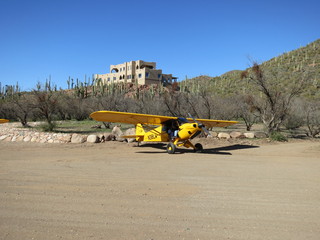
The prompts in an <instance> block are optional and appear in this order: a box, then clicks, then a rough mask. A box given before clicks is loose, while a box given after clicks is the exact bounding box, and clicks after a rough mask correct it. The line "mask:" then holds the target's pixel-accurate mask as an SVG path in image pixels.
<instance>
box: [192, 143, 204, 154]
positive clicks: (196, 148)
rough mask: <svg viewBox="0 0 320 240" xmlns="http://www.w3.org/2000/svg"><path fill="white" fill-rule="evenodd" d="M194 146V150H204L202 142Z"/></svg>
mask: <svg viewBox="0 0 320 240" xmlns="http://www.w3.org/2000/svg"><path fill="white" fill-rule="evenodd" d="M194 147H195V149H194V152H201V151H202V150H203V147H202V145H201V143H197V144H196V145H194Z"/></svg>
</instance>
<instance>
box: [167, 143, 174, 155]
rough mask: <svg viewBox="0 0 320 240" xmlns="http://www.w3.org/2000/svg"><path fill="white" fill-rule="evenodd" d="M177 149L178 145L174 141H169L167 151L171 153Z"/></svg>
mask: <svg viewBox="0 0 320 240" xmlns="http://www.w3.org/2000/svg"><path fill="white" fill-rule="evenodd" d="M175 151H176V145H174V144H173V143H172V142H170V143H168V145H167V152H168V153H169V154H174V152H175Z"/></svg>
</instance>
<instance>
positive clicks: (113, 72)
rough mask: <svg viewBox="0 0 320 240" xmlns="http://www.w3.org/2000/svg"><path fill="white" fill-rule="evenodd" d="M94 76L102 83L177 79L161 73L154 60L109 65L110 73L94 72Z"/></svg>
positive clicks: (149, 82) (141, 82) (151, 81)
mask: <svg viewBox="0 0 320 240" xmlns="http://www.w3.org/2000/svg"><path fill="white" fill-rule="evenodd" d="M95 78H96V79H101V80H102V82H103V84H110V83H119V82H125V83H137V84H139V85H150V84H159V83H162V84H163V85H167V84H172V82H173V81H176V79H177V78H176V77H173V76H172V74H163V73H162V70H161V69H156V63H155V62H145V61H142V60H138V61H131V62H125V63H121V64H117V65H110V73H106V74H96V75H95Z"/></svg>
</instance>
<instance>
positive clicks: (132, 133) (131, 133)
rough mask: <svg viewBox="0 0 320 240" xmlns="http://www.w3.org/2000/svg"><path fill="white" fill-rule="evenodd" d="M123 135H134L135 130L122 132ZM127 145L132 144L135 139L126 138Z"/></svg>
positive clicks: (130, 129)
mask: <svg viewBox="0 0 320 240" xmlns="http://www.w3.org/2000/svg"><path fill="white" fill-rule="evenodd" d="M124 135H126V136H127V135H136V129H135V128H129V129H127V130H126V131H125V132H124ZM126 140H127V142H128V143H132V142H135V141H136V139H135V138H126Z"/></svg>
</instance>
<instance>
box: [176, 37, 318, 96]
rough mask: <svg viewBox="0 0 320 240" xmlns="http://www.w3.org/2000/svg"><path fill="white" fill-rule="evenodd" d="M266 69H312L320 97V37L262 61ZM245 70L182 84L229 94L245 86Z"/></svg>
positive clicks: (205, 76) (290, 71)
mask: <svg viewBox="0 0 320 240" xmlns="http://www.w3.org/2000/svg"><path fill="white" fill-rule="evenodd" d="M261 66H262V67H263V68H264V69H266V70H271V71H273V72H277V71H284V72H287V73H288V74H291V73H294V74H295V77H297V75H299V74H300V73H301V74H303V73H304V72H305V71H307V70H312V74H313V76H312V78H313V79H314V80H313V81H314V87H315V88H316V89H319V91H318V92H319V93H317V95H319V97H320V39H317V40H316V41H314V42H312V43H310V44H308V45H306V46H304V47H300V48H298V49H296V50H292V51H290V52H285V53H283V54H281V55H279V56H277V57H274V58H272V59H270V60H268V61H265V62H263V63H261ZM244 70H246V69H243V70H231V71H228V72H226V73H224V74H222V75H220V76H216V77H212V76H207V75H201V76H198V77H195V78H191V79H186V80H184V81H181V83H180V85H182V86H184V85H186V84H192V82H193V81H196V82H197V84H204V85H206V87H207V89H208V90H212V91H214V92H218V93H219V92H220V93H223V94H228V93H232V92H234V89H235V88H237V89H239V88H243V87H245V86H244V82H243V81H242V80H241V77H240V76H241V72H242V71H244Z"/></svg>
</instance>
